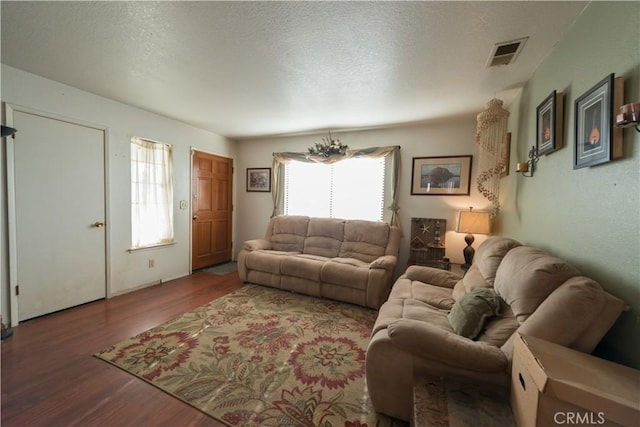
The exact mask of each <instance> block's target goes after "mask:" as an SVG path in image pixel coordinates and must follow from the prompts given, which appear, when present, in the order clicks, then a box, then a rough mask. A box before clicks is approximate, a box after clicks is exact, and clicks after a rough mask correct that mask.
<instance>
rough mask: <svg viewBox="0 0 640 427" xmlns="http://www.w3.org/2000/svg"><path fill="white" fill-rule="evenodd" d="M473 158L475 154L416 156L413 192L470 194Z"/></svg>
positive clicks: (438, 194)
mask: <svg viewBox="0 0 640 427" xmlns="http://www.w3.org/2000/svg"><path fill="white" fill-rule="evenodd" d="M472 158H473V156H449V157H414V158H413V166H412V169H411V194H412V195H420V196H465V195H469V190H470V186H471V160H472Z"/></svg>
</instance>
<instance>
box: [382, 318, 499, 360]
mask: <svg viewBox="0 0 640 427" xmlns="http://www.w3.org/2000/svg"><path fill="white" fill-rule="evenodd" d="M387 333H388V334H389V338H390V339H391V342H392V343H393V344H394V345H396V346H397V347H398V348H400V349H402V350H404V351H406V352H408V353H410V354H413V355H414V356H416V357H421V358H426V359H433V360H437V361H438V362H441V363H444V364H446V365H450V366H456V367H460V368H464V369H469V370H472V371H494V372H498V371H503V370H505V369H506V368H507V363H508V361H507V356H506V355H505V354H504V353H503V352H502V350H500V348H498V347H496V346H493V345H490V344H487V343H484V342H481V341H472V340H470V339H468V338H464V337H461V336H459V335H456V334H454V333H453V332H450V331H447V330H444V329H441V328H438V327H437V326H435V325H432V324H430V323H427V322H423V321H420V320H412V319H400V320H396V321H395V322H392V323H390V324H389V326H388V327H387Z"/></svg>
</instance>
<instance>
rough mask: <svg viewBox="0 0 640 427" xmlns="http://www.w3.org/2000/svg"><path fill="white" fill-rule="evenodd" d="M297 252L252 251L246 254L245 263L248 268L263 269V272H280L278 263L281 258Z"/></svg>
mask: <svg viewBox="0 0 640 427" xmlns="http://www.w3.org/2000/svg"><path fill="white" fill-rule="evenodd" d="M296 254H297V252H282V251H272V250H267V251H253V252H249V253H248V254H247V256H246V261H245V262H246V265H247V268H248V269H251V270H257V271H263V272H265V273H271V274H280V273H281V270H280V264H281V263H282V260H284V259H286V258H287V257H289V256H293V255H296Z"/></svg>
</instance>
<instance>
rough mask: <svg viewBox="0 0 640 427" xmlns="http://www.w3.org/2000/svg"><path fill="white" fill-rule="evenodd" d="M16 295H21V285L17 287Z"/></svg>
mask: <svg viewBox="0 0 640 427" xmlns="http://www.w3.org/2000/svg"><path fill="white" fill-rule="evenodd" d="M16 295H20V285H16Z"/></svg>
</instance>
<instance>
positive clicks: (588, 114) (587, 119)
mask: <svg viewBox="0 0 640 427" xmlns="http://www.w3.org/2000/svg"><path fill="white" fill-rule="evenodd" d="M623 90H624V81H623V79H622V78H621V77H618V78H616V77H615V75H614V74H613V73H612V74H609V75H608V76H606V77H605V78H604V79H602V80H600V81H599V82H598V83H596V84H595V85H594V86H593V87H592V88H591V89H589V90H588V91H586V92H585V93H584V94H582V95H581V96H580V97H579V98H577V99H576V101H575V123H574V135H575V141H574V147H573V169H580V168H584V167H588V166H595V165H598V164H602V163H606V162H609V161H611V160H614V159H617V158H619V157H622V154H623V150H622V129H619V128H617V127H615V126H613V115H614V111H617V109H618V108H619V107H620V105H621V104H622V97H623Z"/></svg>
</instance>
